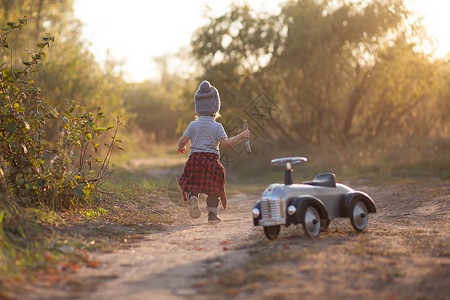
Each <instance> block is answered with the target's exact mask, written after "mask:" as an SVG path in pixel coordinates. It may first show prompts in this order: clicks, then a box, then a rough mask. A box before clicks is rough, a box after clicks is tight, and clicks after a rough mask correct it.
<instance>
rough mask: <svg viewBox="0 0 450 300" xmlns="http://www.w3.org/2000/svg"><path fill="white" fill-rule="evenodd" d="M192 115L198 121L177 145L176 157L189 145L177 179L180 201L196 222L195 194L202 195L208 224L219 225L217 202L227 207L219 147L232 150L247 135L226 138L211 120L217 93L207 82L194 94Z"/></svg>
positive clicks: (216, 109)
mask: <svg viewBox="0 0 450 300" xmlns="http://www.w3.org/2000/svg"><path fill="white" fill-rule="evenodd" d="M194 100H195V112H196V113H197V115H198V119H197V120H196V121H193V122H191V123H190V124H189V126H188V127H187V129H186V131H185V132H184V134H183V135H182V136H181V138H180V140H179V141H178V153H184V152H185V151H186V144H187V143H188V142H189V140H190V141H191V147H190V149H191V151H190V153H189V159H188V160H187V162H186V166H185V167H184V172H183V174H182V175H181V178H180V182H179V184H180V187H181V189H182V190H183V196H184V200H189V214H190V215H191V217H192V218H194V219H197V218H200V215H201V211H200V207H199V204H198V194H199V193H204V194H206V195H207V198H206V209H207V210H208V222H213V223H215V222H221V221H222V219H221V218H220V217H219V216H218V215H217V211H218V208H219V198H220V201H221V202H222V206H223V208H224V209H225V208H226V207H227V198H226V195H225V169H224V167H223V166H222V164H221V163H220V162H219V143H220V145H222V146H223V147H233V146H235V145H237V144H238V143H240V142H241V141H244V140H245V139H247V138H249V137H250V131H249V130H244V131H242V132H241V133H240V134H238V135H236V136H234V137H232V138H228V137H227V134H226V133H225V130H224V129H223V126H222V124H220V123H218V122H216V121H215V120H216V119H217V118H218V117H219V116H220V115H219V110H220V97H219V93H218V91H217V89H216V88H215V87H213V86H211V84H210V83H209V82H208V81H203V82H202V83H201V84H200V87H199V89H198V90H197V91H196V92H195V96H194Z"/></svg>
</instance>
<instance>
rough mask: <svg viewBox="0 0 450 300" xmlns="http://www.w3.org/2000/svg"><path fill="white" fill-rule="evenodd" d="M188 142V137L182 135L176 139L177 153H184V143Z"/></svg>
mask: <svg viewBox="0 0 450 300" xmlns="http://www.w3.org/2000/svg"><path fill="white" fill-rule="evenodd" d="M188 142H189V139H188V138H187V137H185V136H184V135H182V136H181V137H180V139H179V140H178V153H180V154H181V153H184V152H185V151H186V144H187V143H188Z"/></svg>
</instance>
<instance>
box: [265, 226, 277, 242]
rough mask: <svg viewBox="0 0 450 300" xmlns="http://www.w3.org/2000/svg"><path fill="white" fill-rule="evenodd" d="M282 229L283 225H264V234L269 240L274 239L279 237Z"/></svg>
mask: <svg viewBox="0 0 450 300" xmlns="http://www.w3.org/2000/svg"><path fill="white" fill-rule="evenodd" d="M280 231H281V226H280V225H276V226H264V234H265V235H266V237H267V238H268V239H269V240H274V239H276V238H277V237H278V235H279V234H280Z"/></svg>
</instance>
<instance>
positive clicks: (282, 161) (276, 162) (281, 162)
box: [270, 157, 307, 167]
mask: <svg viewBox="0 0 450 300" xmlns="http://www.w3.org/2000/svg"><path fill="white" fill-rule="evenodd" d="M304 161H307V159H306V157H282V158H275V159H272V160H271V161H270V164H271V165H273V166H278V167H282V166H286V165H287V164H290V165H296V164H299V163H301V162H304Z"/></svg>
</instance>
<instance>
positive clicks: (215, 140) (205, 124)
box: [183, 116, 227, 154]
mask: <svg viewBox="0 0 450 300" xmlns="http://www.w3.org/2000/svg"><path fill="white" fill-rule="evenodd" d="M183 135H184V136H185V137H187V138H188V139H190V140H191V152H190V153H189V154H191V153H194V152H209V153H215V154H219V140H220V139H222V138H226V137H227V134H226V132H225V129H223V126H222V124H220V123H218V122H216V121H215V120H214V117H210V116H200V117H199V118H198V120H197V121H192V122H191V123H190V124H189V126H188V128H187V129H186V131H185V132H184V134H183Z"/></svg>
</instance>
